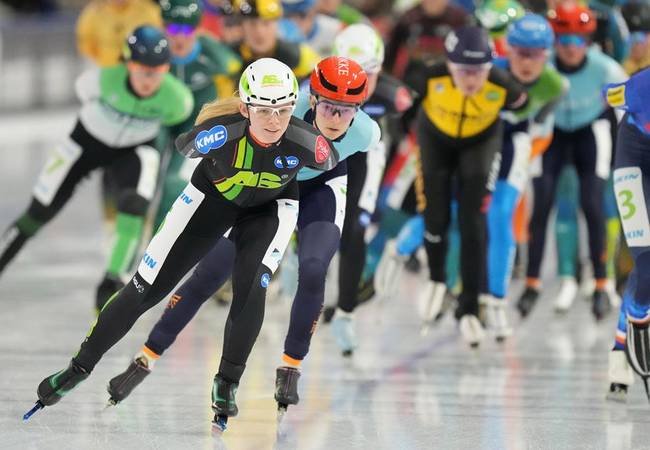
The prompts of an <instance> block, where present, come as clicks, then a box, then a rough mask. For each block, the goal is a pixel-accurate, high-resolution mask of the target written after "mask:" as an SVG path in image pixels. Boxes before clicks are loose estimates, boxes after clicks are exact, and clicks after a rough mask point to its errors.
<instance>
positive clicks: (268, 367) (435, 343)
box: [0, 112, 650, 450]
mask: <svg viewBox="0 0 650 450" xmlns="http://www.w3.org/2000/svg"><path fill="white" fill-rule="evenodd" d="M73 120H74V116H73V113H72V112H67V113H47V112H45V113H39V114H37V115H34V114H30V115H27V116H24V117H23V118H15V119H14V118H12V119H9V118H7V117H0V193H1V197H0V228H2V230H4V229H5V228H6V227H7V226H8V225H9V223H10V222H11V221H12V220H14V219H15V217H16V216H17V215H18V214H19V213H21V212H22V210H23V208H25V207H26V205H27V201H28V198H29V192H30V190H31V186H32V184H33V182H34V180H35V177H36V175H37V173H38V171H39V170H40V167H41V165H42V164H43V162H44V157H45V153H46V151H47V150H48V148H51V147H52V146H53V145H55V144H56V143H57V142H58V141H60V140H61V139H62V138H64V137H65V135H66V133H67V132H68V131H69V130H70V129H71V127H72V124H73ZM98 198H99V194H98V188H97V180H96V178H95V179H93V180H91V181H90V182H85V183H84V184H82V185H81V186H80V188H79V189H78V191H77V193H76V195H75V196H74V198H73V200H72V201H71V202H70V203H69V205H68V206H67V207H66V208H65V209H64V210H63V211H62V213H61V214H60V215H59V216H58V217H57V218H56V219H55V220H54V221H53V222H52V223H51V224H50V225H49V226H48V227H47V228H46V229H45V230H43V231H42V232H41V234H40V235H38V236H37V237H36V238H35V239H33V240H32V241H31V242H29V243H28V244H27V246H26V247H25V249H24V251H23V252H22V253H21V254H20V256H19V257H18V258H17V259H16V260H15V261H14V262H13V264H11V265H10V266H9V268H8V269H7V270H6V272H5V273H4V274H3V275H2V277H1V278H0V308H2V313H0V330H1V334H0V336H1V339H0V449H6V448H7V449H18V448H20V449H32V448H34V449H119V450H127V449H132V448H133V449H139V450H144V449H208V448H228V449H251V450H257V449H271V448H278V449H280V448H282V449H284V448H287V449H327V450H332V449H334V450H344V449H507V450H515V449H572V450H574V449H612V450H614V449H616V450H618V449H621V450H622V449H643V448H645V449H647V448H650V406H649V405H648V401H647V400H646V399H645V393H644V391H643V387H642V386H641V383H640V382H639V381H638V380H637V383H636V384H635V385H634V386H633V387H632V390H631V394H630V401H629V403H628V404H627V405H622V404H611V403H607V402H606V401H605V391H606V389H607V386H608V383H607V355H608V351H609V349H610V348H611V345H612V340H613V335H614V322H615V317H614V316H615V314H612V315H611V317H610V318H609V319H608V320H606V321H605V322H604V323H602V324H599V325H596V324H595V322H594V320H593V318H592V316H591V313H590V312H589V303H588V302H586V301H577V302H576V304H575V305H574V308H573V310H572V311H571V312H570V313H569V315H567V316H565V317H556V316H555V314H554V313H553V312H552V305H551V303H552V297H551V296H552V294H553V292H555V289H557V284H556V283H553V282H548V283H546V285H545V286H546V295H545V297H544V298H542V299H541V301H540V302H539V304H538V307H537V309H536V310H535V311H534V313H533V314H532V316H531V317H530V318H529V319H528V320H527V321H526V322H525V323H522V324H519V323H518V319H517V322H516V334H515V336H514V337H513V338H512V339H511V340H510V341H508V342H507V343H505V344H504V345H497V344H496V343H495V342H494V341H493V340H490V341H489V342H487V343H486V345H484V346H483V348H482V349H481V350H480V351H479V352H473V351H470V350H469V349H468V348H466V347H465V345H464V344H463V343H462V342H461V341H460V338H459V333H458V331H457V329H456V327H455V324H454V322H453V321H452V320H451V319H450V318H446V319H445V320H444V321H443V323H441V324H440V326H439V327H437V328H436V329H434V330H433V331H432V332H431V333H430V334H429V335H428V336H427V337H426V338H423V337H421V336H420V334H419V320H418V317H417V313H416V305H415V301H414V297H415V293H416V292H417V288H418V283H414V282H413V281H414V280H413V279H412V278H411V279H409V280H406V281H405V283H404V286H403V287H404V290H403V293H402V295H401V296H400V298H394V299H390V300H387V301H384V302H382V303H381V304H379V303H378V302H374V303H371V304H368V305H366V306H363V307H362V308H361V309H359V310H358V316H357V317H358V328H357V331H358V336H359V337H360V348H359V349H358V351H357V353H356V354H355V356H354V358H353V359H351V360H346V359H343V358H342V357H341V356H340V355H339V353H338V351H337V348H336V346H335V343H334V339H333V337H332V335H331V330H330V327H329V326H327V325H324V326H321V328H320V329H319V331H318V332H317V334H316V336H315V338H314V340H313V343H312V348H311V352H310V354H309V357H308V359H307V360H306V362H305V364H304V365H303V371H302V378H301V380H300V381H301V384H300V396H301V402H300V404H299V405H298V406H296V407H292V408H290V409H289V412H288V414H287V418H286V422H285V424H284V426H283V429H282V433H280V437H278V433H277V426H276V412H275V408H276V406H275V403H274V401H273V389H274V386H273V384H274V379H275V367H276V366H277V365H278V364H279V362H280V357H281V354H282V349H283V342H284V336H285V332H286V329H287V325H288V317H289V310H288V305H287V304H285V303H282V302H280V301H274V300H269V301H268V307H267V315H266V320H265V323H264V327H263V329H262V332H261V334H260V337H259V340H258V341H257V344H256V346H255V349H254V351H253V353H252V355H251V357H250V360H249V364H248V368H247V370H246V373H245V375H244V378H243V379H242V382H241V385H240V389H239V392H238V397H237V401H238V405H239V408H240V415H239V417H237V418H234V419H231V421H230V423H229V428H228V430H227V432H226V433H225V434H224V436H223V437H222V438H219V437H215V436H213V435H212V433H211V426H210V420H211V418H212V413H211V410H210V389H211V385H212V378H213V376H214V373H215V371H216V369H217V364H218V359H219V356H220V352H221V340H222V333H223V326H224V321H225V318H226V314H227V310H226V309H225V308H220V307H218V306H216V305H215V304H213V303H207V304H206V305H205V306H204V307H203V309H202V310H201V312H200V313H199V314H198V316H197V318H196V319H195V320H194V321H193V322H192V323H191V324H190V326H189V327H188V328H187V329H186V330H185V331H184V332H183V333H182V334H181V335H180V337H179V339H178V340H177V341H176V344H175V345H174V346H173V347H172V348H171V349H170V350H169V351H168V352H167V353H166V354H165V355H164V356H163V357H162V358H161V360H160V361H159V362H158V363H157V365H156V368H155V370H154V372H153V374H152V375H151V376H150V377H149V378H148V379H147V380H146V381H145V382H144V384H143V385H142V386H140V387H139V388H138V389H136V390H135V391H134V393H133V394H132V396H131V397H130V398H129V399H128V400H126V401H125V402H124V403H123V404H120V405H119V406H118V407H113V408H110V409H106V410H105V409H104V406H105V405H106V401H107V399H108V395H107V393H106V384H107V382H108V380H109V379H110V378H111V377H112V376H114V375H116V374H117V373H119V372H121V371H122V370H123V369H125V368H126V366H127V364H128V362H129V358H130V357H131V356H132V355H133V354H134V353H135V351H137V350H138V348H139V347H140V345H141V344H142V343H143V342H144V340H145V338H146V336H147V333H148V332H149V330H150V329H151V327H152V326H153V324H154V323H155V321H156V320H157V319H158V317H159V315H160V312H161V310H162V308H163V306H164V303H161V304H160V305H158V306H157V307H156V308H154V309H153V310H152V311H150V312H149V313H148V314H146V315H145V316H143V317H142V319H141V320H140V321H139V322H138V323H137V324H136V326H135V327H134V328H133V330H132V331H131V332H130V333H129V334H128V335H127V337H126V338H125V339H124V340H123V341H122V342H120V343H119V344H118V345H116V346H115V347H114V348H113V349H112V350H111V351H110V352H109V353H107V354H106V356H105V357H104V359H103V360H102V361H101V362H100V364H99V365H98V366H97V368H96V370H95V371H94V372H93V374H92V376H91V377H90V378H89V379H88V380H87V381H86V382H84V383H83V384H81V385H80V386H79V387H78V388H77V389H75V390H74V391H73V392H71V393H70V394H69V395H68V396H66V397H65V398H64V399H63V400H62V401H61V402H60V403H59V404H57V405H56V406H53V407H49V408H46V409H45V410H43V411H41V412H39V413H37V414H36V415H35V416H34V417H33V418H32V419H31V420H30V421H29V422H26V423H23V422H22V420H21V417H22V415H23V413H24V412H25V411H27V410H28V409H29V408H31V406H32V405H33V403H34V401H35V399H36V387H37V385H38V383H39V382H40V381H41V380H42V379H43V378H44V377H45V376H46V375H49V374H51V373H53V372H54V371H56V370H59V369H61V368H63V367H65V366H66V365H67V363H68V361H69V359H70V357H71V356H72V355H73V353H74V352H75V351H76V350H77V348H78V345H79V344H80V343H81V341H82V339H83V337H84V336H85V333H86V332H87V330H88V328H89V326H90V324H91V323H92V321H93V319H94V313H93V303H94V292H95V286H96V284H97V282H98V281H99V279H100V277H101V276H102V271H103V268H104V259H105V254H104V252H103V235H102V225H101V221H100V208H99V201H98ZM518 292H519V289H517V290H516V293H518ZM511 313H512V314H511V316H512V317H513V318H516V316H515V314H514V310H513V311H511Z"/></svg>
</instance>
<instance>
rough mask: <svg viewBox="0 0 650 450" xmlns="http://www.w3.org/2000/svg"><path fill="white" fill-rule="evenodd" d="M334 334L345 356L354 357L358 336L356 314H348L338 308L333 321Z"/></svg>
mask: <svg viewBox="0 0 650 450" xmlns="http://www.w3.org/2000/svg"><path fill="white" fill-rule="evenodd" d="M332 332H333V333H334V337H335V338H336V343H337V344H338V346H339V348H340V349H341V353H342V354H343V356H345V357H349V356H352V353H353V352H354V349H355V348H357V336H356V333H355V332H354V313H348V312H345V311H343V310H342V309H339V308H337V309H336V313H335V314H334V319H333V320H332Z"/></svg>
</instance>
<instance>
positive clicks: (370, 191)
mask: <svg viewBox="0 0 650 450" xmlns="http://www.w3.org/2000/svg"><path fill="white" fill-rule="evenodd" d="M385 167H386V146H385V145H384V143H383V142H381V141H378V142H377V143H376V144H375V145H374V147H372V148H370V149H369V150H368V152H367V153H366V179H365V181H364V183H363V188H362V189H361V195H360V196H359V208H361V209H363V210H365V211H367V212H368V213H370V214H372V213H374V212H375V206H376V205H377V197H378V196H379V188H380V187H381V180H382V178H383V176H384V168H385Z"/></svg>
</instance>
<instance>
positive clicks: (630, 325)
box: [625, 316, 650, 401]
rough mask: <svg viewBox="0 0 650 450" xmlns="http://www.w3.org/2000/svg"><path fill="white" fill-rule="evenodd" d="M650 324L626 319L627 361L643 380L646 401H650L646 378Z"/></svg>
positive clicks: (649, 369) (649, 363)
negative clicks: (649, 329)
mask: <svg viewBox="0 0 650 450" xmlns="http://www.w3.org/2000/svg"><path fill="white" fill-rule="evenodd" d="M648 324H650V322H649V321H648V320H647V319H645V320H644V321H643V322H641V321H638V320H636V319H634V318H632V317H630V316H628V318H627V341H626V342H627V347H626V349H625V350H626V353H627V360H628V362H629V364H630V366H631V367H632V370H634V371H635V372H636V373H637V374H638V375H639V376H640V377H641V379H642V380H643V385H644V387H645V392H646V395H647V396H648V401H650V390H648V378H650V332H649V331H648Z"/></svg>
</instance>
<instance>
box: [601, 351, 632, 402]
mask: <svg viewBox="0 0 650 450" xmlns="http://www.w3.org/2000/svg"><path fill="white" fill-rule="evenodd" d="M632 384H634V372H633V371H632V368H631V367H630V364H629V363H628V362H627V356H626V355H625V351H623V350H612V351H611V352H609V392H608V393H607V400H611V401H614V402H627V391H628V389H629V387H630V386H632Z"/></svg>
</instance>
